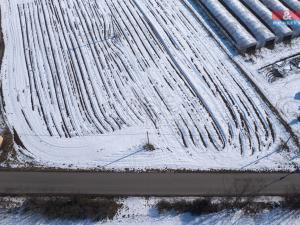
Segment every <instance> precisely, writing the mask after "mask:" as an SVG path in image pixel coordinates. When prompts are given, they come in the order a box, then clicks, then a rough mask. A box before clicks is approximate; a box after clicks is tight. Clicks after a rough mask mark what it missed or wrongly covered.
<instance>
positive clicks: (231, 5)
mask: <svg viewBox="0 0 300 225" xmlns="http://www.w3.org/2000/svg"><path fill="white" fill-rule="evenodd" d="M221 2H222V3H223V4H224V5H225V6H226V7H227V9H229V11H231V12H232V14H234V15H235V16H236V17H237V18H238V19H239V20H240V21H241V23H242V24H243V25H244V26H245V27H247V29H248V31H250V33H251V34H252V35H253V36H254V37H255V38H256V40H257V42H258V46H259V47H263V46H265V45H266V44H267V43H270V42H271V43H274V41H275V39H276V37H275V35H274V34H273V33H272V32H271V31H270V30H269V29H268V28H267V27H266V26H265V25H264V24H263V23H262V22H261V21H260V20H259V19H258V18H257V17H256V16H255V15H253V14H252V12H251V11H249V10H248V9H247V7H245V6H244V5H243V4H242V3H241V2H240V1H239V0H221Z"/></svg>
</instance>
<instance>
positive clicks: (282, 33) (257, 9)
mask: <svg viewBox="0 0 300 225" xmlns="http://www.w3.org/2000/svg"><path fill="white" fill-rule="evenodd" d="M241 1H242V2H243V3H244V5H245V6H247V7H248V8H249V9H251V11H252V12H254V13H255V14H256V16H257V17H258V18H260V20H261V21H262V22H263V23H264V24H266V25H267V26H268V28H270V29H271V30H272V31H273V33H274V34H276V36H277V40H278V41H282V40H284V39H288V38H290V37H291V36H292V34H293V32H292V30H291V29H290V28H289V27H288V26H286V25H285V24H281V25H280V26H276V25H274V24H273V22H274V21H273V20H272V12H271V11H270V10H269V9H268V8H267V7H266V6H265V5H264V4H262V3H261V2H260V1H259V0H241Z"/></svg>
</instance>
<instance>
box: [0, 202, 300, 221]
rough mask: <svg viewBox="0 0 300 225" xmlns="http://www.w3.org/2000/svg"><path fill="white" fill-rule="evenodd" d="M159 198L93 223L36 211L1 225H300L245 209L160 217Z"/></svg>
mask: <svg viewBox="0 0 300 225" xmlns="http://www.w3.org/2000/svg"><path fill="white" fill-rule="evenodd" d="M157 201H159V199H157V198H150V199H147V200H146V199H144V198H128V199H125V200H122V201H121V202H122V203H123V208H122V209H121V210H120V211H119V213H118V214H117V215H116V216H115V218H114V219H113V220H107V221H99V222H93V221H91V220H73V221H72V220H63V219H49V218H47V217H45V216H42V215H39V214H37V213H32V212H30V211H29V212H25V213H24V212H14V211H7V210H4V209H0V224H1V225H2V224H3V225H15V224H19V225H22V224H24V225H31V224H53V225H54V224H55V225H66V224H70V225H71V224H82V225H83V224H85V225H87V224H95V225H96V224H99V225H100V224H107V225H113V224H136V225H140V224H144V225H150V224H151V225H156V224H157V225H168V224H170V225H177V224H178V225H179V224H182V225H196V224H207V225H217V224H219V225H221V224H224V225H229V224H232V225H233V224H235V225H239V224H241V225H258V224H263V225H272V224H274V225H275V224H276V225H281V224H282V225H286V224H289V225H297V224H299V223H300V214H299V211H297V210H287V209H280V208H277V209H273V210H265V211H263V212H260V213H258V214H256V215H248V214H245V213H243V211H242V210H233V211H226V210H225V211H222V212H218V213H212V214H203V215H198V216H195V215H191V214H189V213H185V214H179V215H176V214H175V213H168V214H165V215H160V214H159V213H158V211H157V209H156V208H155V204H156V202H157Z"/></svg>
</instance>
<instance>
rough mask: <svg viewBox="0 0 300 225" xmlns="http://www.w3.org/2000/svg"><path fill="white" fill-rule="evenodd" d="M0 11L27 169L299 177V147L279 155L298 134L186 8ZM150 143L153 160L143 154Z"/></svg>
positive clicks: (141, 4)
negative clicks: (293, 173)
mask: <svg viewBox="0 0 300 225" xmlns="http://www.w3.org/2000/svg"><path fill="white" fill-rule="evenodd" d="M0 5H1V12H2V29H3V33H4V38H5V48H6V52H5V55H4V59H3V64H2V70H1V75H2V82H3V94H4V101H5V110H6V116H7V120H8V124H9V126H10V127H13V128H14V129H15V130H16V132H17V133H18V136H19V137H20V138H21V140H22V142H23V145H24V146H25V147H26V149H21V148H19V151H18V152H19V154H18V157H19V160H20V162H35V163H37V164H39V165H43V166H56V167H71V168H96V167H98V168H105V169H111V168H114V169H125V168H132V169H146V168H159V169H164V168H170V169H179V168H186V169H240V168H247V169H291V168H293V166H294V164H293V163H292V161H291V159H294V160H297V158H295V157H297V153H296V149H297V147H296V145H295V142H294V140H293V139H292V140H290V142H289V147H290V151H289V152H286V151H283V149H281V148H280V147H279V146H280V144H281V143H283V142H284V141H286V140H287V139H288V138H289V136H290V133H289V132H287V130H286V128H285V127H284V126H283V124H282V122H281V121H280V120H279V119H278V116H277V115H276V113H275V112H273V111H272V110H271V108H270V107H269V106H268V105H267V104H266V103H265V102H264V101H263V100H262V98H261V96H260V95H259V94H258V93H257V92H256V91H255V89H254V88H253V86H252V84H251V82H249V80H247V78H245V77H244V75H243V74H242V73H241V72H240V71H239V69H238V68H237V67H236V66H235V64H234V63H233V62H232V60H231V58H229V57H228V55H227V54H226V52H225V51H224V49H223V48H221V47H220V45H219V44H218V43H217V41H215V39H214V38H213V37H212V36H211V34H210V33H209V32H208V31H207V30H206V29H205V27H204V25H203V24H202V23H201V20H199V18H196V17H195V14H193V13H192V11H191V10H190V9H189V8H187V7H186V4H183V1H178V0H163V1H161V0H51V1H46V0H2V1H1V2H0ZM245 63H246V62H245ZM249 67H250V66H249ZM250 69H252V67H251V68H250ZM253 70H254V69H253ZM282 91H283V90H282ZM267 97H269V96H267ZM147 132H148V134H149V139H150V142H151V143H152V144H154V145H155V147H156V150H155V151H153V152H147V151H144V150H143V147H142V146H143V145H144V144H145V143H146V134H147ZM265 156H268V157H265ZM257 159H259V160H258V161H256V163H252V162H254V161H255V160H257ZM260 159H261V160H260ZM248 164H249V166H248V167H244V166H245V165H248Z"/></svg>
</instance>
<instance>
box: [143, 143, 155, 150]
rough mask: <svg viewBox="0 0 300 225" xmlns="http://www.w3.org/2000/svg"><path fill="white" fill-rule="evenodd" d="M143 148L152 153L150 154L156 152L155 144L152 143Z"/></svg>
mask: <svg viewBox="0 0 300 225" xmlns="http://www.w3.org/2000/svg"><path fill="white" fill-rule="evenodd" d="M143 148H144V149H145V150H146V151H150V152H152V151H154V150H155V146H154V145H153V144H151V143H147V144H145V145H144V147H143Z"/></svg>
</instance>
